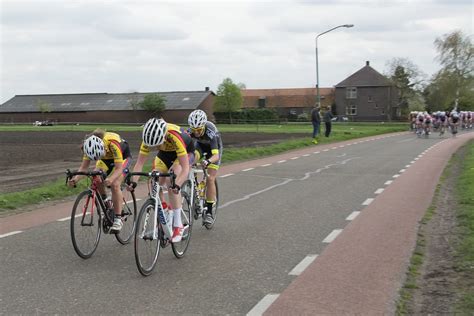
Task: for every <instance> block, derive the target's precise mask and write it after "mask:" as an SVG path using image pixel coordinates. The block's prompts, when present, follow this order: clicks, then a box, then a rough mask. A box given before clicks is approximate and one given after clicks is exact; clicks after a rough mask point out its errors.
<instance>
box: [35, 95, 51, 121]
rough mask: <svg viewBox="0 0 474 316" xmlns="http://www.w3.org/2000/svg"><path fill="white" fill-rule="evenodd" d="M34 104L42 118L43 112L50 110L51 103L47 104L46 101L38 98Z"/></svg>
mask: <svg viewBox="0 0 474 316" xmlns="http://www.w3.org/2000/svg"><path fill="white" fill-rule="evenodd" d="M36 106H37V107H38V110H39V111H40V112H41V113H42V116H43V120H44V117H45V114H46V113H50V112H51V104H49V103H48V102H46V101H43V100H41V99H38V100H37V101H36Z"/></svg>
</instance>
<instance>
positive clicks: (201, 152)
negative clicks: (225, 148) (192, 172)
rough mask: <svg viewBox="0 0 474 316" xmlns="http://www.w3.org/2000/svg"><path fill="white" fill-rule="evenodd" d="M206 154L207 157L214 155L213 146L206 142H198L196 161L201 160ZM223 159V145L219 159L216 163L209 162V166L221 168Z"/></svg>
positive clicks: (216, 168) (210, 167)
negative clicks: (207, 144) (205, 143)
mask: <svg viewBox="0 0 474 316" xmlns="http://www.w3.org/2000/svg"><path fill="white" fill-rule="evenodd" d="M204 156H206V158H211V156H213V153H212V150H211V146H206V145H204V144H201V143H197V144H196V161H199V160H200V159H201V158H204ZM221 159H222V147H221V148H219V160H218V161H216V162H214V163H211V164H209V166H208V168H209V169H215V170H219V166H220V165H221Z"/></svg>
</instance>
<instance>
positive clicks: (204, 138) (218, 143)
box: [188, 110, 223, 225]
mask: <svg viewBox="0 0 474 316" xmlns="http://www.w3.org/2000/svg"><path fill="white" fill-rule="evenodd" d="M188 123H189V128H190V135H191V137H192V138H194V139H195V140H196V152H197V153H196V161H199V160H200V159H201V158H204V156H205V158H204V159H203V160H202V161H201V164H202V166H203V167H204V168H207V174H208V176H207V182H206V187H207V190H206V213H205V214H204V224H210V225H212V224H213V223H214V218H213V215H212V208H213V207H214V205H215V203H216V176H217V171H218V170H219V166H220V164H221V158H222V150H223V145H222V139H221V135H220V133H219V130H218V129H217V127H216V126H215V125H214V123H212V122H209V121H208V120H207V115H206V113H205V112H204V111H202V110H195V111H193V112H191V114H189V117H188Z"/></svg>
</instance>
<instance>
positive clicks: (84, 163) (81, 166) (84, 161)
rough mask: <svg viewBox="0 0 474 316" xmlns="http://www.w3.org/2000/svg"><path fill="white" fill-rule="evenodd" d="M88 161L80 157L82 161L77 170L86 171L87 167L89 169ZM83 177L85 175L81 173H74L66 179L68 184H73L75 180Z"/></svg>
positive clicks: (77, 180)
mask: <svg viewBox="0 0 474 316" xmlns="http://www.w3.org/2000/svg"><path fill="white" fill-rule="evenodd" d="M90 163H91V161H90V160H89V159H87V158H84V159H82V163H81V165H80V166H79V169H77V171H87V169H89V165H90ZM84 177H85V176H83V175H75V176H74V177H72V178H71V179H70V180H69V181H68V184H69V185H70V186H74V185H75V184H76V183H77V182H79V180H81V179H82V178H84Z"/></svg>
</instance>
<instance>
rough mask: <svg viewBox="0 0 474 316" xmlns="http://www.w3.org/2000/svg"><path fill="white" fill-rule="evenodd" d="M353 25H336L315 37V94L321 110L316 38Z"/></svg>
mask: <svg viewBox="0 0 474 316" xmlns="http://www.w3.org/2000/svg"><path fill="white" fill-rule="evenodd" d="M353 26H354V24H343V25H338V26H336V27H333V28H332V29H329V30H327V31H324V32H322V33H321V34H318V35H317V36H316V94H317V101H318V107H319V108H321V95H320V94H319V67H318V37H320V36H321V35H323V34H326V33H329V32H331V31H334V30H335V29H338V28H340V27H347V28H349V27H353Z"/></svg>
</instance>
